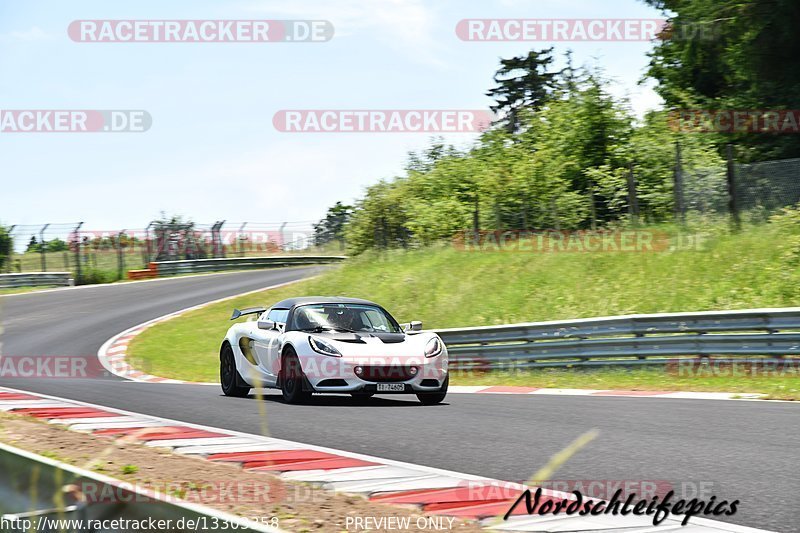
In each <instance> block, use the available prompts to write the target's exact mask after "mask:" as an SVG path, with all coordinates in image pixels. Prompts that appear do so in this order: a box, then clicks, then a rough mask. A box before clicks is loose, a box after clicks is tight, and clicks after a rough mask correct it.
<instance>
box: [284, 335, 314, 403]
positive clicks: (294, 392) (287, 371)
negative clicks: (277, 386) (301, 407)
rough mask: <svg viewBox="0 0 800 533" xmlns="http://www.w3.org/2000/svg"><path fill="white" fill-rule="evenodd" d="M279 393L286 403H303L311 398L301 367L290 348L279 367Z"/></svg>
mask: <svg viewBox="0 0 800 533" xmlns="http://www.w3.org/2000/svg"><path fill="white" fill-rule="evenodd" d="M281 393H282V394H283V401H284V402H286V403H295V404H296V403H305V402H307V401H308V400H309V399H310V398H311V391H310V390H307V385H306V380H305V376H304V375H303V367H302V366H300V359H298V358H297V354H296V353H295V351H294V350H293V349H292V348H289V349H287V350H286V354H285V355H284V356H283V364H282V365H281Z"/></svg>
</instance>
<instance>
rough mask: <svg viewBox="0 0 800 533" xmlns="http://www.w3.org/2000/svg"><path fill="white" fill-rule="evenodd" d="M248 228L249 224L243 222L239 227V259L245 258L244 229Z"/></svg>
mask: <svg viewBox="0 0 800 533" xmlns="http://www.w3.org/2000/svg"><path fill="white" fill-rule="evenodd" d="M245 226H247V222H242V225H241V226H239V239H238V240H239V257H244V235H242V234H243V233H244V227H245Z"/></svg>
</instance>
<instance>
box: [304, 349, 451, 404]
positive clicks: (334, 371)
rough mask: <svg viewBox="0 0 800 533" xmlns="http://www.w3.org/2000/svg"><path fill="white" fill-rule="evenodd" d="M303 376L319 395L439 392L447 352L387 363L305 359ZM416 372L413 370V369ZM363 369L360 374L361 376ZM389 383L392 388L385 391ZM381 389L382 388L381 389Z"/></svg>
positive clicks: (367, 360)
mask: <svg viewBox="0 0 800 533" xmlns="http://www.w3.org/2000/svg"><path fill="white" fill-rule="evenodd" d="M301 365H302V367H303V374H304V375H305V377H306V381H307V383H308V384H309V385H310V386H311V388H312V389H313V390H314V391H315V392H328V393H336V392H340V393H356V392H361V393H373V394H374V393H377V394H416V393H424V392H436V391H438V390H439V389H441V387H442V385H443V384H444V381H445V379H446V378H447V372H448V368H447V367H448V360H447V354H446V352H443V353H442V354H439V355H437V356H435V357H430V358H427V357H422V358H403V359H400V360H396V359H394V360H383V359H381V358H369V359H363V358H336V357H328V356H324V355H320V356H309V357H305V358H303V357H301ZM412 367H413V368H414V369H415V370H416V371H415V372H413V375H411V374H412V371H411V368H412ZM359 370H360V373H359ZM383 384H387V385H389V386H390V388H392V389H399V388H400V385H402V390H378V389H379V388H381V389H385V388H386V387H383V386H382V385H383ZM379 386H380V387H379Z"/></svg>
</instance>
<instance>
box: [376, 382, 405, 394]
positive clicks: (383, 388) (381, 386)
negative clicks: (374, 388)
mask: <svg viewBox="0 0 800 533" xmlns="http://www.w3.org/2000/svg"><path fill="white" fill-rule="evenodd" d="M405 390H406V386H405V385H403V384H402V383H378V392H403V391H405Z"/></svg>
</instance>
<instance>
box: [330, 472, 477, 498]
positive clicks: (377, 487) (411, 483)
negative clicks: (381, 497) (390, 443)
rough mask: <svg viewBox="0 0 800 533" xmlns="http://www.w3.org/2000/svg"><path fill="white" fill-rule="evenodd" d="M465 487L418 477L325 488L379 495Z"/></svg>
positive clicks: (334, 484) (457, 481) (453, 480)
mask: <svg viewBox="0 0 800 533" xmlns="http://www.w3.org/2000/svg"><path fill="white" fill-rule="evenodd" d="M459 485H461V486H463V485H464V480H463V479H461V478H458V477H447V476H432V475H429V476H417V477H408V478H399V479H372V480H369V481H335V482H332V483H325V484H324V485H323V487H324V488H328V489H333V490H334V491H335V492H346V493H355V494H377V493H380V492H403V491H408V490H423V489H449V488H455V487H458V486H459Z"/></svg>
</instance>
